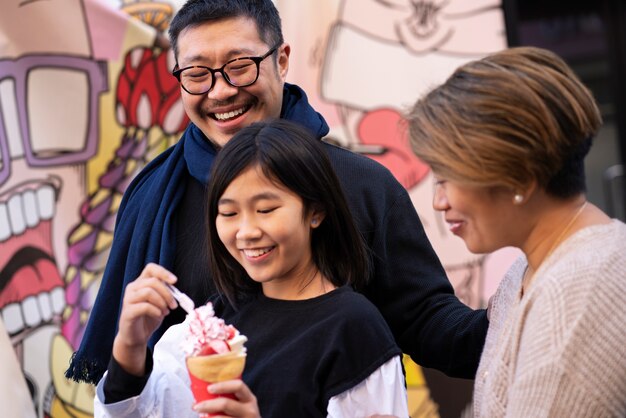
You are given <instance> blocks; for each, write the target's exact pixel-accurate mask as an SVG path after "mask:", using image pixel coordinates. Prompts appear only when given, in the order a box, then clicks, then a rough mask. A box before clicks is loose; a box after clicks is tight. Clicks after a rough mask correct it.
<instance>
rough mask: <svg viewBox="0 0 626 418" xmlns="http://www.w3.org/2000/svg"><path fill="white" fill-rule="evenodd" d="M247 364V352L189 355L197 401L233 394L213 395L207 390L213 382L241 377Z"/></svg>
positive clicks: (188, 359) (189, 368) (188, 368)
mask: <svg viewBox="0 0 626 418" xmlns="http://www.w3.org/2000/svg"><path fill="white" fill-rule="evenodd" d="M245 364H246V353H242V352H233V351H230V352H228V353H224V354H211V355H206V356H190V357H187V371H188V372H189V377H190V379H191V392H192V393H193V396H194V398H195V400H196V402H200V401H204V400H207V399H213V398H216V397H220V396H224V397H229V398H232V396H231V395H213V394H211V393H209V391H208V390H207V386H209V385H210V384H212V383H217V382H223V381H225V380H232V379H240V378H241V374H242V373H243V369H244V367H245Z"/></svg>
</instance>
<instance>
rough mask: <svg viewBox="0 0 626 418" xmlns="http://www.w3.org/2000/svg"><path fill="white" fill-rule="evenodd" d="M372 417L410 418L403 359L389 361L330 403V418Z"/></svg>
mask: <svg viewBox="0 0 626 418" xmlns="http://www.w3.org/2000/svg"><path fill="white" fill-rule="evenodd" d="M373 415H392V416H397V417H408V416H409V407H408V403H407V395H406V385H405V380H404V374H403V373H402V359H401V357H400V356H395V357H393V358H392V359H390V360H388V361H387V362H386V363H384V364H383V365H382V366H380V367H379V368H378V369H376V370H375V371H374V372H373V373H372V374H370V375H369V376H368V377H367V378H366V379H365V380H364V381H362V382H361V383H359V384H358V385H356V386H355V387H353V388H351V389H348V390H346V391H345V392H343V393H340V394H339V395H336V396H333V397H332V398H331V399H330V401H329V402H328V418H342V417H345V418H348V417H356V416H359V417H369V416H373Z"/></svg>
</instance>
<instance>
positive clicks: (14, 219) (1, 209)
mask: <svg viewBox="0 0 626 418" xmlns="http://www.w3.org/2000/svg"><path fill="white" fill-rule="evenodd" d="M54 208H55V190H54V188H53V187H52V186H51V185H48V184H46V185H43V186H41V187H39V188H38V189H37V190H30V189H29V190H25V191H23V192H21V193H16V194H14V195H13V196H11V197H10V198H9V200H8V201H6V202H0V243H2V242H3V241H6V240H7V239H9V238H10V237H12V236H15V235H21V234H23V233H24V231H26V229H27V228H32V227H35V226H37V225H38V224H39V223H40V222H41V221H47V220H50V219H52V217H53V215H54V212H55V209H54Z"/></svg>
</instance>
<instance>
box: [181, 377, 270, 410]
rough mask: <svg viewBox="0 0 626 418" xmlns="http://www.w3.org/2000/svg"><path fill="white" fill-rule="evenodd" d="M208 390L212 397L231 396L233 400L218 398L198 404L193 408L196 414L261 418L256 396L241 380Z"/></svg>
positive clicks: (212, 386) (217, 384)
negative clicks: (233, 397)
mask: <svg viewBox="0 0 626 418" xmlns="http://www.w3.org/2000/svg"><path fill="white" fill-rule="evenodd" d="M208 390H209V392H211V393H212V394H214V395H224V394H232V395H234V396H235V399H230V398H223V397H219V398H215V399H211V400H208V401H203V402H199V403H197V404H195V405H194V407H193V409H194V410H195V411H196V412H200V413H210V414H216V413H220V414H222V415H214V416H216V417H233V418H261V413H260V412H259V405H258V404H257V400H256V396H254V394H253V393H252V391H250V388H248V386H247V385H246V384H245V383H244V382H243V381H242V380H227V381H225V382H219V383H214V384H212V385H210V386H209V387H208Z"/></svg>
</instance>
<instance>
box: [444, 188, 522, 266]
mask: <svg viewBox="0 0 626 418" xmlns="http://www.w3.org/2000/svg"><path fill="white" fill-rule="evenodd" d="M512 197H513V193H511V192H506V191H503V190H495V189H492V188H486V187H474V186H468V185H461V184H458V183H456V182H454V181H448V180H445V179H442V178H438V179H437V183H436V185H435V195H434V197H433V208H434V209H435V210H437V211H440V212H443V215H444V217H445V220H446V222H447V223H448V225H449V228H450V231H451V232H452V233H453V234H455V235H457V236H459V237H461V238H462V239H463V241H465V245H467V249H468V250H470V251H471V252H473V253H481V254H482V253H489V252H492V251H495V250H497V249H499V248H502V247H506V246H508V245H514V244H516V243H517V241H518V239H517V238H516V237H517V235H518V232H519V231H518V229H519V228H517V226H516V225H517V224H518V223H519V219H516V218H517V216H518V215H517V212H518V211H516V210H515V207H514V205H513V200H512Z"/></svg>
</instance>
